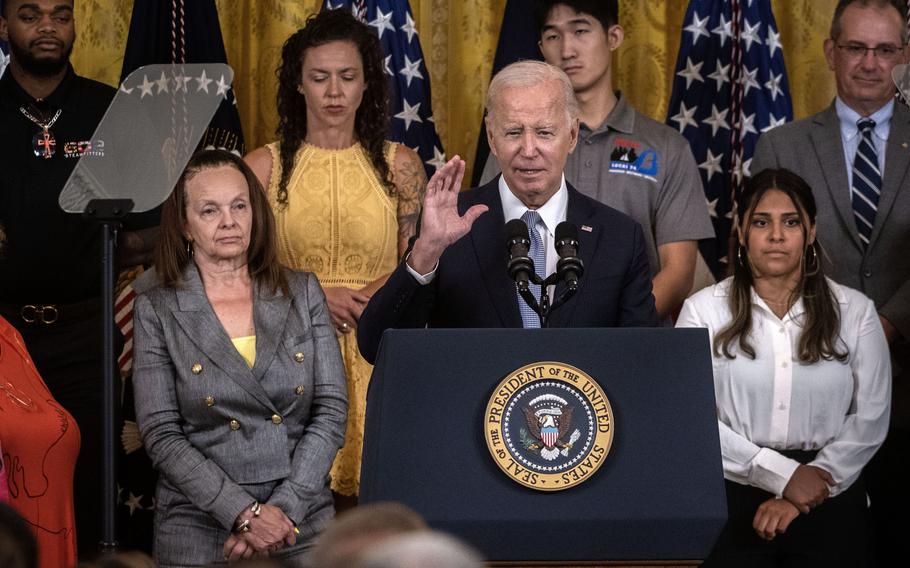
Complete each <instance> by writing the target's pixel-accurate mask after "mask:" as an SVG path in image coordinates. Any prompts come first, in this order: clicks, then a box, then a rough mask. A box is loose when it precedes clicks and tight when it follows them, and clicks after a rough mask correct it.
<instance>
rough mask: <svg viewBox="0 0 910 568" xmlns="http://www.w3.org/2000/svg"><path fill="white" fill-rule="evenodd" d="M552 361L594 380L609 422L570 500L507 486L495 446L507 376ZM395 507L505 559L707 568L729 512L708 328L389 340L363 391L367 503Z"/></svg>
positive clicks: (444, 334) (425, 334)
mask: <svg viewBox="0 0 910 568" xmlns="http://www.w3.org/2000/svg"><path fill="white" fill-rule="evenodd" d="M546 361H551V362H552V361H555V362H561V363H564V364H567V365H571V366H573V367H576V368H578V369H580V370H582V371H583V372H585V373H587V374H588V375H589V376H590V377H591V378H592V379H594V380H595V381H596V382H597V383H598V384H599V385H600V387H601V389H602V390H603V392H604V393H605V394H606V396H607V398H608V400H609V403H610V406H611V407H612V412H613V415H612V427H613V432H612V433H613V439H612V444H611V446H610V449H609V452H608V453H607V455H606V457H605V458H604V459H603V463H602V464H601V466H600V468H599V469H598V470H597V471H596V472H595V473H593V474H591V475H590V476H589V477H588V478H587V480H586V481H584V482H583V483H580V484H578V485H575V486H572V487H570V488H568V489H564V490H561V491H538V490H535V489H532V488H529V487H526V486H523V485H521V484H519V483H518V482H516V481H515V480H513V479H511V478H510V477H509V476H507V475H506V473H505V472H504V471H503V470H501V469H500V466H499V465H497V463H496V461H494V458H493V455H492V454H491V452H490V450H489V449H488V447H487V441H486V439H485V420H487V419H488V416H487V415H486V411H487V404H488V402H490V400H491V397H493V395H494V391H495V390H497V388H498V386H499V384H500V381H502V380H503V379H504V378H506V377H507V376H508V375H509V374H510V373H513V372H514V371H515V370H516V369H519V368H522V367H524V366H526V365H529V364H532V363H535V362H546ZM387 500H394V501H400V502H402V503H404V504H406V505H408V506H410V507H412V508H413V509H414V510H416V511H417V512H418V513H420V514H421V515H423V516H424V518H426V519H427V522H428V523H429V524H430V526H432V527H433V528H435V529H439V530H442V531H446V532H449V533H451V534H454V535H456V536H457V537H459V538H462V539H464V540H465V541H467V542H468V543H470V544H472V545H473V546H475V547H476V548H478V549H479V550H480V551H481V552H482V553H483V554H484V555H485V556H486V558H487V559H488V560H490V561H492V562H495V563H507V564H511V565H549V566H559V565H562V566H568V565H581V564H585V565H592V564H595V565H598V564H600V565H607V564H617V563H618V564H624V565H664V566H671V565H674V566H675V565H680V564H689V565H692V564H697V563H698V562H699V561H700V559H703V558H705V557H706V556H707V554H708V552H709V551H710V549H711V547H712V546H713V544H714V542H715V540H716V539H717V536H718V535H719V534H720V531H721V529H722V528H723V525H724V523H725V522H726V517H727V512H726V500H725V493H724V484H723V471H722V465H721V457H720V442H719V436H718V429H717V419H716V414H715V404H714V382H713V378H712V368H711V357H710V351H709V345H708V335H707V331H706V330H703V329H663V328H660V329H644V328H637V329H541V330H522V329H458V330H455V329H420V330H389V331H387V332H386V333H385V334H384V336H383V340H382V345H381V348H380V352H379V356H378V359H377V363H376V367H375V369H374V371H373V376H372V380H371V384H370V390H369V396H368V403H367V414H366V430H365V440H364V451H363V467H362V473H361V489H360V501H361V503H367V502H373V501H387Z"/></svg>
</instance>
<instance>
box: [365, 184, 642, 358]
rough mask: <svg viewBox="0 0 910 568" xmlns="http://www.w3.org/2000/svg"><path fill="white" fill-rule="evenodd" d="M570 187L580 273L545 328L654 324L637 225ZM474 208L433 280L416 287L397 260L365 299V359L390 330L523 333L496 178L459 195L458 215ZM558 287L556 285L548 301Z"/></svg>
mask: <svg viewBox="0 0 910 568" xmlns="http://www.w3.org/2000/svg"><path fill="white" fill-rule="evenodd" d="M568 189H569V203H568V210H567V212H566V220H567V221H569V222H570V223H573V224H574V225H575V226H576V227H578V229H579V231H578V236H579V256H580V257H581V259H582V261H583V262H584V266H585V273H584V276H583V277H582V279H581V281H580V285H579V289H578V292H577V293H576V294H575V296H573V297H572V299H571V300H569V301H568V302H567V303H566V304H565V305H563V306H562V307H560V308H558V309H556V310H555V311H553V312H551V314H550V320H549V325H550V327H619V326H651V325H657V312H656V311H655V308H654V297H653V296H652V295H651V273H650V271H649V268H648V255H647V253H646V252H645V244H644V235H643V233H642V229H641V226H640V225H639V224H638V223H636V222H635V221H633V220H632V219H631V218H630V217H628V216H626V215H625V214H623V213H620V212H619V211H617V210H615V209H612V208H610V207H607V206H606V205H603V204H601V203H598V202H597V201H594V200H593V199H591V198H589V197H586V196H584V195H582V194H581V193H579V192H578V191H576V190H575V189H574V188H573V187H571V186H569V188H568ZM480 204H482V205H487V206H488V207H489V208H490V210H489V211H487V212H486V213H484V214H483V215H481V216H480V217H479V218H478V219H477V221H475V222H474V226H473V227H471V232H470V233H468V234H467V235H465V236H464V237H462V238H461V239H460V240H458V241H457V242H456V243H454V244H453V245H451V246H450V247H449V248H448V249H446V251H445V252H444V253H443V255H442V258H440V260H439V268H438V269H437V271H436V277H435V278H434V280H433V282H431V283H430V284H428V285H426V286H422V285H421V284H420V283H418V282H417V281H416V280H415V279H414V277H413V276H411V274H410V273H409V272H408V271H407V268H406V267H405V264H404V262H402V263H401V264H400V265H399V266H398V268H397V269H396V270H395V271H394V272H393V273H392V274H391V276H390V277H389V280H388V281H387V282H386V284H385V286H383V287H382V288H381V289H380V290H379V291H378V292H377V293H376V294H375V295H374V296H373V298H372V299H371V300H370V303H369V304H368V305H367V307H366V309H365V310H364V312H363V315H362V316H361V318H360V321H359V322H358V326H357V341H358V344H359V345H360V352H361V353H362V354H363V356H364V358H366V359H367V360H368V361H371V362H372V361H373V360H374V359H375V357H376V352H377V351H378V348H379V340H380V338H381V336H382V332H384V331H385V330H386V329H389V328H408V327H411V328H414V327H418V328H419V327H424V326H429V327H455V328H458V327H475V328H477V327H522V322H521V314H520V313H519V311H518V299H517V295H516V291H515V283H514V281H512V280H511V279H510V278H509V275H508V272H507V265H508V262H509V254H508V250H507V248H506V236H505V219H504V218H503V211H502V201H501V200H500V198H499V186H498V178H497V179H494V180H493V181H491V182H490V183H488V184H486V185H484V186H481V187H478V188H475V189H471V190H469V191H465V192H463V193H461V194H460V195H459V196H458V210H459V213H461V214H464V212H465V211H467V210H468V208H470V207H472V206H474V205H480ZM587 228H590V229H591V230H590V231H588V230H587ZM562 288H563V285H562V284H559V285H557V287H556V291H555V293H554V298H558V297H559V295H560V293H561V292H562Z"/></svg>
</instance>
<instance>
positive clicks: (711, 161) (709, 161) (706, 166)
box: [698, 148, 724, 217]
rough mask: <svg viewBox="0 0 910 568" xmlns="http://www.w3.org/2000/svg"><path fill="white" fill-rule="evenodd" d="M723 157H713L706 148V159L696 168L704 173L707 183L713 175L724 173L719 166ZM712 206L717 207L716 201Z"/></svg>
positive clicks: (720, 155)
mask: <svg viewBox="0 0 910 568" xmlns="http://www.w3.org/2000/svg"><path fill="white" fill-rule="evenodd" d="M723 157H724V155H723V154H718V155H717V156H715V155H714V153H713V152H712V151H711V149H710V148H708V157H707V158H706V159H705V161H704V162H702V163H700V164H698V168H699V169H702V170H704V171H705V177H706V178H707V180H708V183H710V182H711V178H713V177H714V174H719V173H721V172H723V171H724V168H723V167H722V166H721V165H720V161H721V159H723ZM714 204H715V205H717V200H716V199H715V200H714ZM708 205H709V206H710V205H711V203H710V202H709V203H708ZM711 216H712V217H717V213H716V212H715V213H714V214H713V215H711Z"/></svg>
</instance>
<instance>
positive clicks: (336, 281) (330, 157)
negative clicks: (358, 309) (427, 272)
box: [268, 143, 398, 289]
mask: <svg viewBox="0 0 910 568" xmlns="http://www.w3.org/2000/svg"><path fill="white" fill-rule="evenodd" d="M268 148H269V150H270V151H271V154H272V173H271V179H270V182H269V201H270V202H271V204H272V209H273V211H275V220H276V222H277V229H278V242H279V247H278V248H279V260H280V261H281V263H282V264H284V265H285V266H289V267H291V268H294V269H297V270H306V271H308V272H313V273H315V274H316V276H318V277H319V282H320V284H322V285H323V286H325V287H332V286H345V287H347V288H354V289H358V288H362V287H363V286H366V285H367V284H369V283H370V282H372V281H374V280H376V279H377V278H379V277H380V276H384V275H386V274H388V273H390V272H392V271H393V270H394V269H395V266H396V265H397V262H398V216H397V215H398V199H397V197H394V196H390V195H389V194H388V191H387V190H386V188H385V187H383V185H382V184H381V183H380V181H379V178H378V176H377V175H376V171H375V170H374V169H373V163H372V162H371V161H370V158H369V156H368V155H367V153H366V151H365V150H364V149H363V146H361V145H360V144H359V143H355V144H354V145H353V146H351V147H350V148H345V149H343V150H326V149H324V148H319V147H317V146H313V145H311V144H303V145H301V147H300V150H298V152H297V156H296V157H295V163H294V169H293V171H292V172H291V177H290V179H289V180H288V204H287V206H286V207H281V206H279V204H278V203H277V192H278V182H279V180H280V179H281V158H280V156H279V153H278V144H277V143H273V144H269V145H268ZM396 148H397V145H396V144H388V145H387V150H386V160H387V162H388V163H389V164H391V163H394V160H395V150H396Z"/></svg>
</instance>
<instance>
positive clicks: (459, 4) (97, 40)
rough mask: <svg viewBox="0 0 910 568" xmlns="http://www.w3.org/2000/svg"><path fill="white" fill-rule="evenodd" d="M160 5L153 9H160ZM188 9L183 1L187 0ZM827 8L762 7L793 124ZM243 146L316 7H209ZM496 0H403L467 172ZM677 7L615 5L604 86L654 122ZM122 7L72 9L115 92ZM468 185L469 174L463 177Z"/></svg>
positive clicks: (682, 6)
mask: <svg viewBox="0 0 910 568" xmlns="http://www.w3.org/2000/svg"><path fill="white" fill-rule="evenodd" d="M162 1H163V0H162ZM189 1H192V0H189ZM836 3H837V2H836V0H772V7H773V9H774V15H775V18H776V20H777V26H778V28H779V30H780V32H781V41H782V43H783V46H784V58H785V60H786V62H787V71H788V75H789V80H790V94H791V97H792V99H793V111H794V114H795V116H796V118H802V117H804V116H807V115H809V114H812V113H814V112H817V111H818V110H820V109H822V108H824V107H825V106H826V105H827V104H828V103H829V102H830V101H831V98H832V97H833V96H834V81H833V78H832V76H831V73H830V72H829V71H828V68H827V65H826V64H825V60H824V56H823V54H822V47H821V46H822V41H823V40H824V38H825V37H826V35H827V31H828V25H829V23H830V18H831V14H832V13H833V11H834V6H835V4H836ZM216 4H217V6H218V13H219V17H220V20H221V29H222V32H223V35H224V41H225V48H226V50H227V55H228V62H229V63H230V64H231V66H232V67H234V70H235V78H234V86H235V89H236V93H237V99H238V102H237V105H238V110H239V112H240V119H241V122H242V123H243V128H244V133H245V135H246V141H247V146H248V147H249V148H250V149H252V148H255V147H257V146H261V145H262V144H265V143H266V142H269V141H271V140H272V139H273V138H274V131H275V125H276V124H277V116H276V114H275V91H276V84H275V81H276V80H275V68H276V67H277V65H278V60H279V58H280V55H281V46H282V44H283V42H284V40H285V39H286V38H287V37H288V36H289V35H290V34H291V33H293V32H294V31H295V30H297V29H298V28H300V27H301V26H302V25H303V24H304V22H305V20H306V17H307V16H308V15H309V14H312V13H314V12H315V11H317V10H318V9H319V7H320V6H321V4H322V2H321V0H216ZM505 4H506V0H411V10H412V11H413V12H414V19H415V20H416V22H417V29H418V33H419V35H420V41H421V45H422V47H423V53H424V58H425V59H426V64H427V67H428V68H429V70H430V77H431V85H432V89H433V110H434V113H435V118H436V127H437V130H438V131H439V135H440V137H441V139H442V142H443V144H444V145H445V149H446V153H447V155H449V156H451V155H454V154H456V153H457V154H460V155H461V156H462V157H465V158H466V160H467V161H468V167H469V168H471V167H472V166H473V164H471V161H472V159H473V157H474V150H475V145H476V142H477V134H478V128H479V125H480V119H481V116H482V114H483V98H484V96H485V94H486V85H487V83H488V81H489V78H490V69H491V67H492V64H493V56H494V53H495V51H496V42H497V40H498V35H499V27H500V23H501V21H502V14H503V10H504V9H505ZM686 4H687V3H686V2H683V1H681V0H680V1H677V0H667V1H665V0H620V20H621V21H622V24H623V27H624V28H625V30H626V41H625V43H624V44H623V46H622V48H620V50H619V52H618V53H617V54H616V59H615V64H614V84H615V85H616V86H617V87H618V88H620V89H622V90H623V92H624V93H625V94H626V95H627V96H628V97H629V100H630V101H631V102H632V103H633V104H634V105H635V106H636V107H637V108H638V109H639V110H641V111H642V112H643V113H645V114H648V115H650V116H652V117H653V118H655V119H657V120H660V121H663V120H664V118H665V117H666V114H667V103H668V102H669V100H670V88H671V84H672V79H673V73H674V69H675V65H676V56H677V52H678V49H679V40H680V33H681V31H682V26H683V18H684V17H685V13H686ZM131 10H132V0H80V1H79V2H77V3H76V18H77V19H76V25H77V30H78V34H79V36H78V40H77V44H76V48H75V51H74V55H73V63H74V65H75V66H76V69H77V70H78V71H79V73H81V74H83V75H85V76H88V77H91V78H94V79H97V80H99V81H104V82H106V83H109V84H111V85H114V84H116V82H117V80H118V78H119V76H120V68H121V66H122V62H123V48H124V45H125V42H126V36H127V32H128V30H129V19H130V12H131ZM468 175H469V176H470V171H469V172H468Z"/></svg>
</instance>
